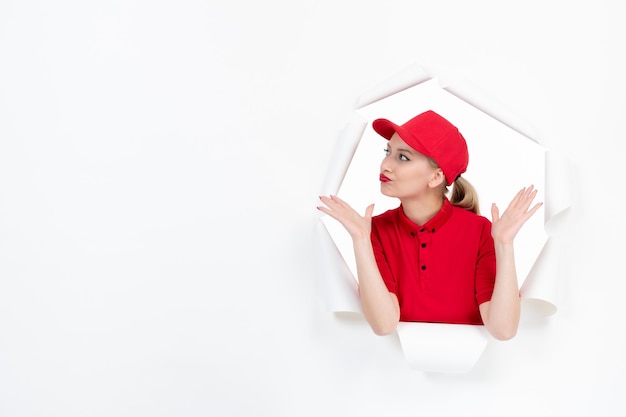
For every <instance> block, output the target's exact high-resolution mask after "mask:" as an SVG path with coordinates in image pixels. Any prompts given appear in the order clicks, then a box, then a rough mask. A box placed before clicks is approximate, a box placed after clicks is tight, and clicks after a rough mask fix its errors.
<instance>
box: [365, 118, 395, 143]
mask: <svg viewBox="0 0 626 417" xmlns="http://www.w3.org/2000/svg"><path fill="white" fill-rule="evenodd" d="M372 128H374V131H376V133H378V134H379V135H380V136H382V137H383V138H385V139H387V140H389V139H391V137H392V136H393V134H394V133H396V132H397V131H398V129H400V126H398V125H397V124H395V123H393V122H390V121H389V120H387V119H376V120H374V121H373V122H372Z"/></svg>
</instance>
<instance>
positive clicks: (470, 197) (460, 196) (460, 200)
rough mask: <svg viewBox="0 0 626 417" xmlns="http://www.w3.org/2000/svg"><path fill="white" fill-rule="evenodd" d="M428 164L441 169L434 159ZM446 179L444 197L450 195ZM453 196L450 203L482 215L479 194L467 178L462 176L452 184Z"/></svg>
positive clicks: (443, 185)
mask: <svg viewBox="0 0 626 417" xmlns="http://www.w3.org/2000/svg"><path fill="white" fill-rule="evenodd" d="M428 162H429V163H430V165H431V166H432V167H433V168H435V169H440V168H439V165H438V164H437V162H436V161H435V160H434V159H433V158H430V157H429V158H428ZM446 182H447V181H446V179H445V177H444V180H443V183H442V191H443V195H444V196H445V195H447V194H448V187H447V186H446ZM452 184H453V187H452V195H451V196H450V202H451V203H452V204H454V205H455V206H457V207H461V208H464V209H465V210H469V211H471V212H472V213H475V214H478V215H480V210H479V207H478V193H477V192H476V189H475V188H474V186H473V185H472V184H471V183H470V182H469V181H468V180H466V179H465V178H463V177H461V176H460V175H459V176H458V177H456V180H454V182H453V183H452Z"/></svg>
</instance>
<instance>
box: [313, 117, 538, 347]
mask: <svg viewBox="0 0 626 417" xmlns="http://www.w3.org/2000/svg"><path fill="white" fill-rule="evenodd" d="M372 127H373V128H374V130H375V131H376V132H377V133H378V134H380V135H381V136H382V137H383V138H385V139H387V140H388V144H387V148H386V150H385V154H386V155H385V157H384V159H383V161H382V163H381V166H380V187H381V192H382V193H383V194H384V195H386V196H389V197H396V198H398V199H399V200H400V206H399V207H398V208H396V209H394V210H389V211H387V212H385V213H383V214H381V215H378V216H374V217H372V213H373V210H374V205H373V204H372V205H370V206H369V207H367V209H366V210H365V214H364V215H363V216H362V215H360V214H359V213H357V212H356V211H355V210H354V209H352V208H351V207H350V206H349V205H348V204H347V203H346V202H344V201H342V200H341V199H340V198H338V197H337V196H322V197H320V199H321V201H322V202H323V203H324V205H325V206H319V207H318V209H319V210H321V211H322V212H324V213H326V214H328V215H329V216H331V217H333V218H334V219H336V220H338V221H339V222H340V223H341V224H342V225H343V226H344V227H345V229H346V230H347V231H348V233H349V234H350V236H351V238H352V242H353V247H354V253H355V260H356V269H357V275H358V279H359V294H360V299H361V305H362V309H363V314H364V316H365V318H366V320H367V321H368V323H369V324H370V326H371V328H372V330H373V331H374V332H375V333H376V334H378V335H386V334H390V333H392V332H393V331H395V329H396V326H397V324H398V322H399V321H426V322H443V323H460V324H461V323H462V324H484V325H485V327H486V328H487V330H488V331H489V333H490V334H491V335H492V336H493V337H495V338H496V339H499V340H507V339H510V338H512V337H514V336H515V334H516V332H517V327H518V325H519V317H520V299H519V287H518V283H517V274H516V271H515V259H514V251H513V240H514V238H515V236H516V234H517V232H518V231H519V229H520V228H521V227H522V225H523V224H524V223H525V222H526V220H528V218H530V217H531V216H532V215H533V214H534V213H535V212H536V211H537V210H538V209H539V207H540V206H541V204H542V203H538V204H535V205H534V206H533V207H532V208H530V205H531V203H532V201H533V199H534V198H535V196H536V194H537V191H536V190H534V189H533V187H532V186H531V187H529V188H524V189H522V190H520V191H519V192H518V193H517V195H516V196H515V198H513V200H512V201H511V203H510V205H509V207H508V208H507V209H506V210H505V212H504V213H503V214H502V216H500V214H499V210H498V207H497V206H496V205H495V204H493V205H492V207H491V214H492V222H489V220H487V219H486V218H485V217H481V216H480V215H479V211H478V201H477V198H476V193H475V191H474V189H473V187H472V186H471V185H470V184H469V182H468V181H467V180H465V179H464V178H462V177H461V174H463V173H464V172H465V170H466V169H467V164H468V160H469V156H468V151H467V144H466V142H465V139H464V138H463V136H462V135H461V133H460V132H459V131H458V129H457V128H456V127H455V126H453V125H452V124H451V123H450V122H449V121H448V120H446V119H445V118H443V117H442V116H440V115H439V114H437V113H435V112H434V111H432V110H429V111H426V112H424V113H421V114H419V115H417V116H416V117H414V118H412V119H411V120H409V121H408V122H406V123H405V124H403V125H396V124H394V123H392V122H390V121H389V120H386V119H377V120H375V121H374V122H373V124H372ZM452 184H454V186H453V190H452V194H451V196H450V199H448V197H447V192H448V188H447V187H448V186H451V185H452ZM529 208H530V209H529ZM496 260H497V262H496Z"/></svg>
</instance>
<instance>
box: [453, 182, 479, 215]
mask: <svg viewBox="0 0 626 417" xmlns="http://www.w3.org/2000/svg"><path fill="white" fill-rule="evenodd" d="M453 184H454V185H453V187H452V195H451V196H450V202H451V203H452V204H454V205H455V206H458V207H461V208H464V209H465V210H469V211H471V212H473V213H476V214H480V210H479V207H478V194H477V193H476V189H475V188H474V186H473V185H472V184H470V182H469V181H468V180H466V179H465V178H463V177H461V176H459V177H457V179H456V180H455V181H454V183H453Z"/></svg>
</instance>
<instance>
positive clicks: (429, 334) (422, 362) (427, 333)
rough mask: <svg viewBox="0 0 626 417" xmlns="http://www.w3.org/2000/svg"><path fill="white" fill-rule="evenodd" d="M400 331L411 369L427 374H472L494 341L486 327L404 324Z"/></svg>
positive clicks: (399, 328)
mask: <svg viewBox="0 0 626 417" xmlns="http://www.w3.org/2000/svg"><path fill="white" fill-rule="evenodd" d="M397 331H398V336H399V338H400V344H401V345H402V349H403V350H404V354H405V357H406V360H407V362H408V364H409V367H411V368H412V369H416V370H420V371H424V372H444V373H462V372H468V371H470V370H471V369H472V368H473V367H474V365H475V364H476V362H477V361H478V359H479V358H480V356H481V355H482V353H483V351H484V350H485V347H486V346H487V343H488V342H489V340H490V336H489V334H488V332H487V330H486V329H485V327H484V326H473V325H466V324H446V323H408V322H401V323H399V324H398V330H397Z"/></svg>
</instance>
